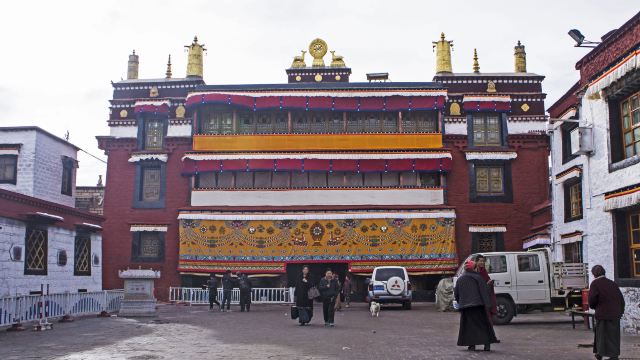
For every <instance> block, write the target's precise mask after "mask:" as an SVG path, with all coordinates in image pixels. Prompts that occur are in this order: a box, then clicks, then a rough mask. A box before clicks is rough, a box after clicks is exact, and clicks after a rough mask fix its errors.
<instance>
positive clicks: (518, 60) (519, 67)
mask: <svg viewBox="0 0 640 360" xmlns="http://www.w3.org/2000/svg"><path fill="white" fill-rule="evenodd" d="M513 49H514V60H515V71H516V72H523V73H526V72H527V53H526V52H525V51H524V45H522V44H520V40H518V45H516V46H515V47H514V48H513Z"/></svg>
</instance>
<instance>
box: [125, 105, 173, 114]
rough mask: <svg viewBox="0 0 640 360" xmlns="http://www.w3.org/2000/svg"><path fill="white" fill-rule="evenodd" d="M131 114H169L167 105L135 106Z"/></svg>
mask: <svg viewBox="0 0 640 360" xmlns="http://www.w3.org/2000/svg"><path fill="white" fill-rule="evenodd" d="M133 112H135V113H136V114H140V113H151V114H168V113H169V105H168V104H162V105H136V106H135V107H134V108H133Z"/></svg>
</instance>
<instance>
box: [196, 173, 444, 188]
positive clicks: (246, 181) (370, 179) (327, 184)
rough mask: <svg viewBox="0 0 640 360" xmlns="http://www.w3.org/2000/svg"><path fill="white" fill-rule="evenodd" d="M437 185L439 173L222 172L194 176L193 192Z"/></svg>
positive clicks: (438, 183)
mask: <svg viewBox="0 0 640 360" xmlns="http://www.w3.org/2000/svg"><path fill="white" fill-rule="evenodd" d="M437 186H440V174H437V173H415V172H410V171H408V172H385V173H354V172H343V171H333V172H299V171H277V172H270V171H225V172H207V173H201V174H198V175H196V176H195V183H194V187H195V188H197V189H296V188H297V189H307V188H359V187H371V188H419V187H437Z"/></svg>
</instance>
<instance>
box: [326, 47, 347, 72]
mask: <svg viewBox="0 0 640 360" xmlns="http://www.w3.org/2000/svg"><path fill="white" fill-rule="evenodd" d="M329 52H330V53H331V67H337V68H343V67H347V65H345V63H344V58H343V57H342V55H336V52H335V51H333V50H331V51H329Z"/></svg>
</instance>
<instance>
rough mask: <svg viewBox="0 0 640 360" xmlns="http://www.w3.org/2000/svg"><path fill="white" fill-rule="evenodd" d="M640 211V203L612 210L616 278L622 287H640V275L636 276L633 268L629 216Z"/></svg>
mask: <svg viewBox="0 0 640 360" xmlns="http://www.w3.org/2000/svg"><path fill="white" fill-rule="evenodd" d="M638 211H640V205H636V206H633V207H629V208H624V209H619V210H614V211H612V214H611V215H612V219H613V265H614V268H615V271H614V274H615V276H614V280H615V282H616V283H617V284H618V285H619V286H621V287H640V277H634V276H633V272H632V269H631V265H632V264H631V254H630V248H631V246H630V243H631V239H630V238H629V223H628V221H627V220H628V217H629V214H631V213H636V212H638Z"/></svg>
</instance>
